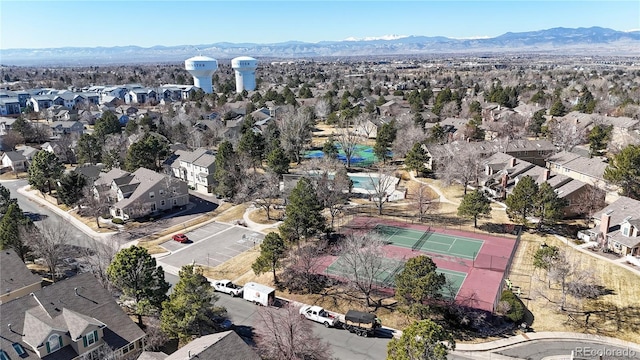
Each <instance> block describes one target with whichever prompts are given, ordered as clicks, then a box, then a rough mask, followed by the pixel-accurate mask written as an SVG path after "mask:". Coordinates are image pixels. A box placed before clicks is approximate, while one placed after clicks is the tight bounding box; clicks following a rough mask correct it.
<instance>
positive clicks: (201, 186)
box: [171, 148, 216, 194]
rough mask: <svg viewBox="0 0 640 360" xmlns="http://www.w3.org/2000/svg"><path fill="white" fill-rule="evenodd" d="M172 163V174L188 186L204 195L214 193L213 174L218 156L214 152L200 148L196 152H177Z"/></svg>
mask: <svg viewBox="0 0 640 360" xmlns="http://www.w3.org/2000/svg"><path fill="white" fill-rule="evenodd" d="M175 155H177V156H178V157H177V158H175V159H174V160H173V161H172V163H171V173H172V174H173V176H175V177H176V178H178V179H180V180H182V181H185V182H186V183H187V185H188V186H189V187H191V188H193V189H195V190H196V191H199V192H202V193H209V194H210V193H212V192H213V189H214V187H215V185H216V184H215V181H214V179H213V173H214V170H215V163H216V154H215V152H213V151H212V150H208V149H204V148H199V149H196V150H194V151H183V150H178V151H176V153H175Z"/></svg>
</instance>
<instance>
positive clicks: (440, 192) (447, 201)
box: [409, 171, 458, 205]
mask: <svg viewBox="0 0 640 360" xmlns="http://www.w3.org/2000/svg"><path fill="white" fill-rule="evenodd" d="M409 176H410V177H411V180H413V181H415V182H417V183H420V184H424V185H427V186H428V187H429V188H430V189H431V190H433V191H434V192H435V193H436V194H438V196H439V201H440V202H444V203H449V204H455V205H458V203H457V202H453V201H451V200H449V199H447V198H446V196H444V194H443V193H442V191H440V189H439V188H438V187H436V186H433V185H431V184H429V183H427V182H425V181H422V180H419V179H418V178H416V177H415V175H413V172H412V171H409Z"/></svg>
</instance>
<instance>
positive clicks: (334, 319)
mask: <svg viewBox="0 0 640 360" xmlns="http://www.w3.org/2000/svg"><path fill="white" fill-rule="evenodd" d="M300 315H301V316H302V317H304V318H307V319H309V320H311V321H315V322H317V323H320V324H323V325H324V327H330V326H333V327H336V326H337V325H338V324H339V323H340V321H339V320H338V318H339V317H338V314H335V313H331V312H329V311H327V310H325V309H323V308H321V307H320V306H311V305H305V306H303V307H301V308H300Z"/></svg>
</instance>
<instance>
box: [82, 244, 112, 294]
mask: <svg viewBox="0 0 640 360" xmlns="http://www.w3.org/2000/svg"><path fill="white" fill-rule="evenodd" d="M91 244H92V245H91V247H90V248H83V250H82V252H81V254H80V256H81V257H80V259H79V261H78V262H79V263H80V265H81V266H82V267H83V268H84V269H86V270H88V271H90V272H91V273H92V274H93V275H94V276H95V277H96V279H98V282H99V283H100V285H102V287H104V288H105V289H107V290H112V286H111V282H109V277H108V276H107V268H108V267H109V264H111V261H112V260H113V258H114V257H115V256H116V253H117V252H118V246H117V245H116V244H113V245H110V244H105V243H101V242H97V241H93V242H91Z"/></svg>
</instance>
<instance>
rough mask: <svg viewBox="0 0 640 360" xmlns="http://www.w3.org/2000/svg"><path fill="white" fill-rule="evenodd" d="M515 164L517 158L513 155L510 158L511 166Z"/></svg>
mask: <svg viewBox="0 0 640 360" xmlns="http://www.w3.org/2000/svg"><path fill="white" fill-rule="evenodd" d="M514 166H516V158H514V157H512V158H511V159H509V167H514Z"/></svg>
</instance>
